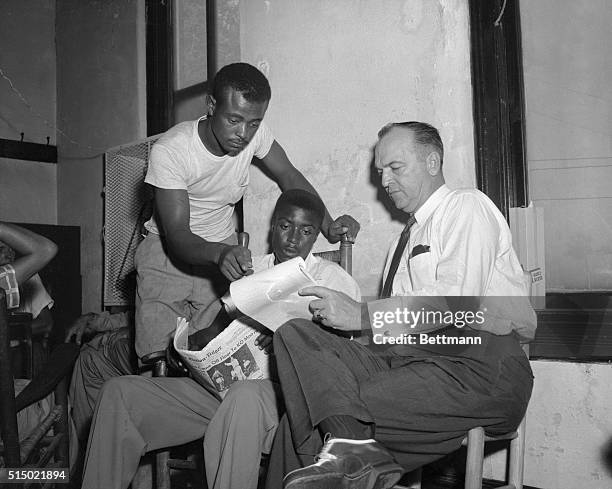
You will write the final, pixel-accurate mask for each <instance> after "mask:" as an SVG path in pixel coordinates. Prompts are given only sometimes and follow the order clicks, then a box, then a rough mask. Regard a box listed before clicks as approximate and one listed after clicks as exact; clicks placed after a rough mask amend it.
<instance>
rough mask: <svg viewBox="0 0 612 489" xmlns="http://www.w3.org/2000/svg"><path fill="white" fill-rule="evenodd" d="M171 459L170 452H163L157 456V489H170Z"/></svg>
mask: <svg viewBox="0 0 612 489" xmlns="http://www.w3.org/2000/svg"><path fill="white" fill-rule="evenodd" d="M169 459H170V451H169V450H163V451H161V452H157V453H156V454H155V476H156V478H155V489H170V468H169V467H168V460H169Z"/></svg>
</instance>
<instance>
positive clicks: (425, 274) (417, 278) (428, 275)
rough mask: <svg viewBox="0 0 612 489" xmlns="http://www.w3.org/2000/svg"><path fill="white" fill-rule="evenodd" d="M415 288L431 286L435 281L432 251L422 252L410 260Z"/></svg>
mask: <svg viewBox="0 0 612 489" xmlns="http://www.w3.org/2000/svg"><path fill="white" fill-rule="evenodd" d="M409 264H410V276H411V278H412V285H413V288H414V290H418V289H422V288H424V287H430V286H432V285H433V284H434V281H435V270H434V266H433V260H432V257H431V253H430V252H425V253H420V254H418V255H417V256H413V257H412V258H410V260H409Z"/></svg>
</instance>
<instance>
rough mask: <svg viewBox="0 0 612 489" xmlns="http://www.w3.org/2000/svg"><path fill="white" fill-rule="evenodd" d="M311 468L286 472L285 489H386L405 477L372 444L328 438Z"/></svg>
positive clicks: (388, 457) (388, 458) (386, 456)
mask: <svg viewBox="0 0 612 489" xmlns="http://www.w3.org/2000/svg"><path fill="white" fill-rule="evenodd" d="M315 460H316V462H315V463H314V464H313V465H309V466H308V467H304V468H302V469H297V470H294V471H292V472H289V473H288V474H287V475H286V476H285V478H284V480H283V487H284V489H389V488H391V487H393V486H394V485H395V483H396V482H397V481H398V480H399V479H400V478H401V476H402V474H403V473H404V469H402V467H401V465H399V464H398V463H397V462H396V461H395V460H394V459H393V456H392V455H391V454H390V453H389V452H388V451H387V450H386V449H385V448H384V447H383V446H382V445H380V444H379V443H377V442H376V441H375V440H372V439H370V440H349V439H346V438H330V439H329V440H328V441H327V442H326V443H325V445H324V446H323V449H322V450H321V452H320V453H319V455H318V456H317V457H316V458H315Z"/></svg>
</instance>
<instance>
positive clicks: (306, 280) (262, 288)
mask: <svg viewBox="0 0 612 489" xmlns="http://www.w3.org/2000/svg"><path fill="white" fill-rule="evenodd" d="M316 284H317V283H316V282H315V280H314V279H313V278H312V277H311V276H310V274H309V273H308V272H307V271H306V263H305V262H304V260H303V259H302V258H301V257H296V258H292V259H291V260H288V261H286V262H283V263H280V264H278V265H275V266H273V267H272V268H268V269H267V270H263V271H261V272H258V273H254V274H253V275H249V276H248V277H243V278H241V279H240V280H236V281H235V282H232V283H231V285H230V290H229V294H227V295H226V296H224V297H223V298H222V300H223V302H224V303H225V304H226V309H228V311H230V312H231V311H234V310H235V309H238V311H239V312H240V313H242V314H244V315H246V316H249V317H251V318H253V319H255V320H256V321H258V322H259V323H261V324H263V325H264V326H265V327H266V328H268V329H269V330H270V331H276V330H277V329H278V328H279V327H280V326H281V325H283V324H284V323H286V322H287V321H289V320H290V319H294V318H303V319H311V318H312V313H311V312H310V311H309V310H308V304H309V303H310V302H311V301H312V300H313V298H312V297H302V296H300V295H298V290H300V289H301V288H303V287H306V286H308V285H316Z"/></svg>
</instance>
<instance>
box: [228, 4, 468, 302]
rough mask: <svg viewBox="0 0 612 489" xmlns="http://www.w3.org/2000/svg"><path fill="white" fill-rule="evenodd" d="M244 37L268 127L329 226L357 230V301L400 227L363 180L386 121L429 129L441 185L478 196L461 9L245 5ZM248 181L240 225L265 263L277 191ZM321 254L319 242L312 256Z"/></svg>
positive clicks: (370, 179)
mask: <svg viewBox="0 0 612 489" xmlns="http://www.w3.org/2000/svg"><path fill="white" fill-rule="evenodd" d="M240 36H241V38H240V41H241V42H240V45H241V55H242V59H243V60H244V61H247V62H250V63H253V64H255V65H256V66H258V67H260V68H261V69H262V70H263V71H264V72H265V73H266V75H267V76H268V78H269V79H270V83H271V86H272V101H271V103H270V107H269V110H268V113H267V115H266V121H267V122H268V124H269V125H270V126H271V128H272V130H273V132H274V134H275V136H276V139H277V140H278V141H279V142H280V144H281V145H282V146H283V147H284V149H285V150H286V151H287V154H288V155H289V158H290V159H291V161H292V162H293V163H294V165H295V166H296V167H297V168H299V169H300V170H301V171H302V172H303V173H304V174H305V175H306V177H307V178H308V179H309V180H310V181H311V182H312V183H313V185H314V186H315V188H317V190H318V191H319V193H320V194H321V196H322V198H323V200H324V201H325V203H326V204H327V205H328V208H329V210H330V212H331V214H332V215H333V216H338V215H341V214H344V213H349V214H351V215H353V216H354V217H355V218H357V219H358V220H359V221H360V222H361V225H362V230H361V233H360V236H359V238H358V242H357V244H356V246H355V248H354V262H355V264H356V266H355V276H356V278H357V280H358V281H359V283H360V285H361V287H362V292H363V294H364V295H374V294H376V292H377V290H378V285H379V281H380V273H381V270H382V268H383V262H384V258H385V255H386V252H387V247H388V244H389V241H390V237H391V234H394V233H396V232H399V230H400V229H401V227H402V223H401V222H400V221H398V220H393V219H392V218H391V215H390V212H389V208H390V207H392V206H391V205H390V203H389V200H388V199H387V197H386V196H384V195H381V193H380V191H379V183H378V178H377V177H374V176H373V175H372V173H371V165H370V163H371V158H372V153H371V149H372V146H373V144H374V143H375V142H376V133H377V132H378V130H379V129H380V128H381V127H382V126H383V125H384V124H385V123H387V122H389V121H399V120H422V121H426V122H430V123H432V124H434V125H435V126H437V127H438V128H439V129H440V131H441V135H442V138H443V140H444V142H445V145H446V161H445V164H444V172H445V175H446V177H447V181H448V182H449V183H450V185H451V186H452V187H465V186H474V163H473V123H472V95H471V77H470V61H469V42H468V7H467V1H463V0H436V1H429V0H388V1H384V2H383V1H382V0H376V1H354V0H335V1H333V2H332V1H329V0H313V1H308V2H302V1H298V0H282V1H280V0H276V1H275V0H267V1H264V0H249V1H248V2H247V1H243V2H240ZM251 179H252V180H251V183H252V184H251V186H250V187H249V191H248V194H247V197H246V199H245V223H246V230H247V231H249V232H250V233H251V243H252V245H251V247H252V249H253V250H254V251H255V252H256V253H261V252H264V251H266V250H267V229H268V223H269V218H270V213H271V210H272V206H273V204H274V202H275V200H276V198H277V197H278V195H279V193H280V192H279V190H278V187H277V186H276V185H275V184H274V183H273V182H272V181H270V180H269V179H268V178H267V177H264V176H263V175H262V174H261V173H260V172H259V171H257V170H253V171H252V173H251ZM385 205H386V206H387V207H388V208H386V207H385ZM324 248H329V245H328V244H327V243H326V241H325V240H324V239H323V238H319V241H318V242H317V244H316V248H315V250H318V249H324Z"/></svg>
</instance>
